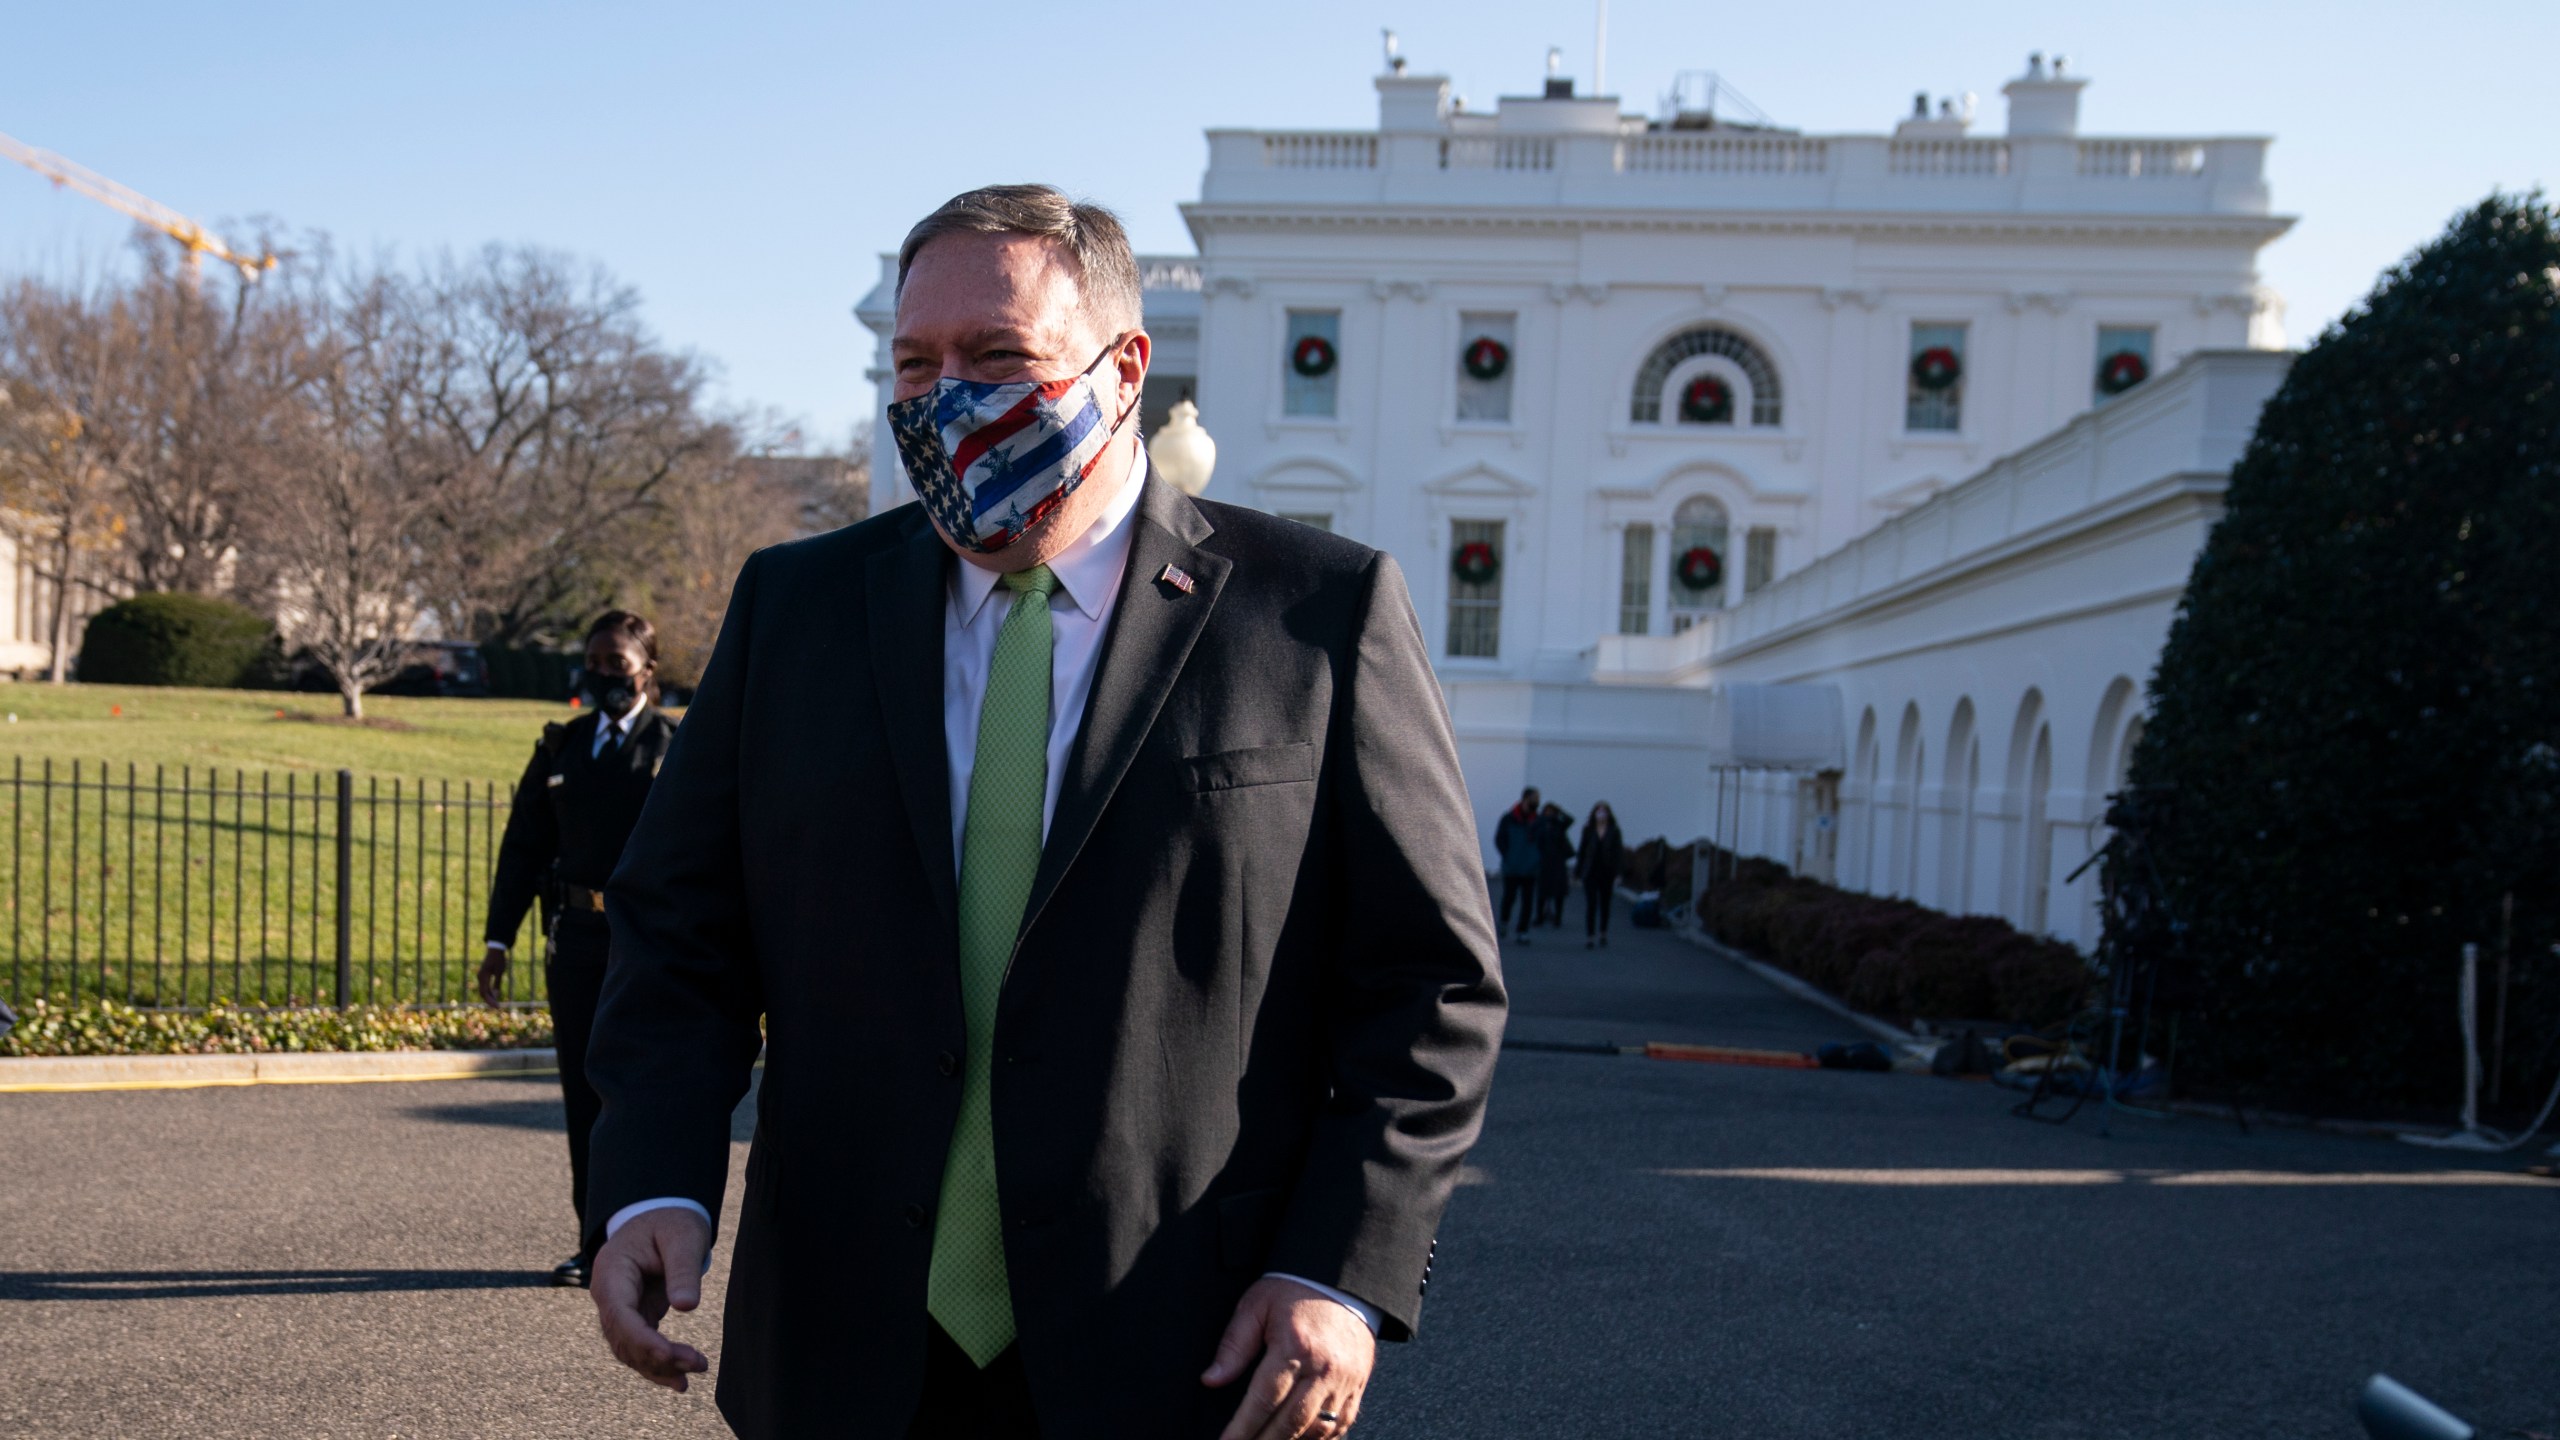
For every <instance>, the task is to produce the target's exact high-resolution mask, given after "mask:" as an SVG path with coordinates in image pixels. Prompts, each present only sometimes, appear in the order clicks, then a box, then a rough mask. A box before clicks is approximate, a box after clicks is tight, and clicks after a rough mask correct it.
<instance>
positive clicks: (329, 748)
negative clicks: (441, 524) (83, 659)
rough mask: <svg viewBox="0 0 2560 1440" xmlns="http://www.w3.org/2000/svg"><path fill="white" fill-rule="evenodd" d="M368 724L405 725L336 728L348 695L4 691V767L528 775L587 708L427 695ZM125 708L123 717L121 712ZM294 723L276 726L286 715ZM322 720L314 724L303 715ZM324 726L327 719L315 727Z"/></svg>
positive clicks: (368, 701)
mask: <svg viewBox="0 0 2560 1440" xmlns="http://www.w3.org/2000/svg"><path fill="white" fill-rule="evenodd" d="M364 708H365V715H366V717H367V718H368V719H373V718H379V719H382V720H387V721H396V722H398V723H399V724H400V725H401V726H405V727H407V728H405V729H393V728H390V727H387V726H386V727H381V728H376V727H370V726H368V727H363V728H358V727H355V726H350V725H344V724H339V723H335V721H336V718H337V714H338V697H336V696H335V695H300V694H289V693H285V692H281V691H269V690H178V689H164V688H159V687H154V686H148V685H41V684H28V683H25V682H20V683H18V684H14V685H11V684H0V712H5V713H6V714H7V716H8V717H9V718H8V719H6V720H5V721H0V770H5V769H6V768H7V766H8V764H9V762H10V760H11V759H12V758H23V759H24V760H25V761H26V763H27V766H28V768H29V769H34V768H36V767H38V766H40V765H41V764H42V763H43V761H44V760H45V759H47V758H48V757H50V758H51V759H53V760H54V761H55V762H56V763H57V764H58V765H59V764H67V763H68V762H70V761H71V760H73V759H75V758H76V759H79V760H82V761H85V762H87V763H88V764H90V765H92V766H95V765H96V764H97V762H99V761H101V760H106V761H111V762H113V764H114V765H115V766H116V768H117V769H118V770H122V769H123V768H124V766H125V765H126V764H127V763H128V762H130V763H134V764H139V765H141V766H142V767H143V768H144V769H145V770H146V771H147V770H148V769H149V768H150V767H151V766H153V765H167V766H168V767H169V768H170V770H171V771H172V772H174V771H175V770H176V769H177V768H178V767H179V766H182V765H193V766H195V767H196V768H197V769H198V770H202V769H203V768H204V767H206V766H218V767H220V768H221V769H223V770H225V771H230V770H233V769H246V770H251V771H256V770H274V771H286V770H296V771H302V772H304V773H310V772H313V771H318V772H321V773H324V774H325V773H329V772H334V771H336V770H340V769H347V770H353V771H355V772H356V773H357V774H358V775H383V776H390V775H402V776H407V777H410V778H412V779H416V778H419V777H425V778H428V779H433V780H496V781H500V782H506V783H511V782H513V781H514V779H515V777H516V776H518V775H519V774H522V773H523V771H524V762H525V760H526V758H527V757H528V756H530V755H531V754H532V753H533V742H534V740H535V739H536V738H537V737H539V736H540V735H541V734H542V723H543V722H544V721H546V720H566V719H568V718H570V717H571V716H573V715H575V714H576V713H577V712H576V711H575V710H573V709H571V708H570V707H568V706H566V705H555V704H547V703H544V702H542V701H536V700H419V699H408V698H403V697H400V696H393V695H369V696H366V697H365V702H364ZM119 710H121V712H122V713H118V712H119ZM278 711H283V712H285V714H286V716H287V717H288V718H286V719H281V720H279V719H277V718H276V712H278ZM292 717H312V718H292ZM315 720H316V721H318V722H320V723H315Z"/></svg>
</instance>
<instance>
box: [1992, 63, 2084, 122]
mask: <svg viewBox="0 0 2560 1440" xmlns="http://www.w3.org/2000/svg"><path fill="white" fill-rule="evenodd" d="M2063 64H2064V62H2063V59H2062V57H2061V56H2059V55H2057V56H2055V57H2053V68H2052V70H2051V71H2047V70H2046V69H2045V63H2044V56H2043V55H2042V54H2041V53H2038V54H2034V55H2030V56H2028V57H2027V73H2026V74H2024V75H2021V76H2019V77H2018V78H2017V79H2015V80H2012V81H2010V82H2009V83H2008V84H2006V85H2003V86H2001V87H2000V93H2001V94H2003V95H2006V96H2008V97H2009V134H2010V135H2011V137H2013V138H2015V137H2020V136H2028V135H2077V134H2079V133H2080V90H2081V87H2083V86H2085V85H2087V84H2088V83H2089V82H2088V81H2086V80H2083V79H2081V78H2080V77H2079V76H2077V75H2065V74H2063V73H2062V72H2063Z"/></svg>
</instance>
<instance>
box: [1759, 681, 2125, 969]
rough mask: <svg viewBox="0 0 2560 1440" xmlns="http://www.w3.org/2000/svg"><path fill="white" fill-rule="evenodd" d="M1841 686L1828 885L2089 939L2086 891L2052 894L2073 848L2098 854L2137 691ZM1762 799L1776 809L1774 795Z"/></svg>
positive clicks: (2119, 687) (2077, 885) (2115, 687)
mask: <svg viewBox="0 0 2560 1440" xmlns="http://www.w3.org/2000/svg"><path fill="white" fill-rule="evenodd" d="M1844 688H1846V689H1848V690H1849V700H1850V703H1851V704H1853V705H1854V706H1855V707H1856V717H1857V718H1856V722H1855V724H1854V726H1853V727H1852V730H1851V734H1852V735H1853V737H1854V738H1853V740H1852V742H1851V747H1850V751H1849V756H1848V771H1847V774H1846V775H1844V776H1843V777H1842V778H1843V782H1844V783H1843V784H1842V785H1841V787H1840V801H1839V806H1840V817H1839V831H1840V840H1841V844H1840V854H1839V867H1838V868H1839V883H1840V884H1841V885H1842V886H1844V887H1845V888H1848V889H1851V890H1859V891H1865V892H1867V893H1870V894H1878V895H1901V896H1908V897H1910V898H1912V899H1915V900H1917V901H1919V902H1921V903H1922V904H1925V905H1929V906H1931V907H1933V908H1935V909H1940V910H1944V911H1947V912H1949V913H1951V914H1997V915H2000V916H2003V917H2005V918H2007V919H2008V920H2009V921H2011V922H2012V923H2013V924H2016V925H2018V926H2019V927H2020V928H2021V929H2025V930H2028V931H2030V932H2034V933H2053V934H2060V935H2063V936H2065V937H2068V938H2072V939H2075V940H2078V941H2080V942H2082V943H2084V944H2086V943H2089V942H2090V941H2092V940H2094V938H2095V936H2096V933H2097V913H2096V910H2095V900H2094V898H2093V897H2094V894H2095V889H2096V886H2095V882H2094V880H2093V879H2090V878H2083V879H2081V880H2078V881H2075V882H2074V883H2073V885H2072V886H2071V888H2070V889H2069V890H2068V891H2064V890H2062V889H2061V888H2060V885H2061V880H2062V876H2063V875H2064V874H2065V873H2067V872H2069V871H2071V870H2073V869H2075V868H2076V867H2077V866H2078V865H2079V863H2080V861H2081V859H2082V858H2084V857H2083V853H2082V852H2083V850H2084V849H2087V850H2094V849H2095V848H2096V847H2097V846H2098V845H2101V844H2103V843H2104V838H2105V831H2104V829H2103V824H2104V815H2105V808H2106V797H2107V796H2108V795H2109V794H2112V793H2113V792H2115V791H2117V790H2119V789H2121V788H2123V785H2124V778H2125V774H2126V770H2127V767H2128V766H2129V764H2130V763H2131V759H2132V754H2133V750H2134V747H2135V746H2136V745H2138V744H2139V743H2140V740H2141V735H2142V726H2143V716H2142V713H2141V712H2142V692H2141V687H2140V685H2139V684H2137V683H2136V682H2135V681H2133V680H2132V679H2130V678H2128V677H2126V676H2122V675H2117V676H2113V677H2111V678H2110V680H2109V683H2108V684H2107V685H2106V686H2105V687H2103V689H2102V690H2100V691H2099V692H2098V693H2096V694H2091V693H2089V692H2088V691H2085V690H2078V689H2077V687H2073V690H2072V691H2071V692H2066V691H2062V690H2057V691H2055V692H2053V693H2052V694H2048V693H2047V691H2046V688H2045V687H2044V686H2043V685H2041V684H2031V685H2028V686H2026V687H2024V688H2023V689H2022V690H2017V691H2011V692H2009V693H2008V694H2007V695H2005V696H2003V695H1999V694H1996V693H1992V694H1985V693H1983V689H1982V687H1981V686H1980V685H1979V683H1978V682H1976V683H1968V684H1965V685H1964V686H1963V687H1962V689H1960V690H1959V691H1958V692H1957V693H1955V694H1954V695H1952V696H1950V695H1948V694H1946V693H1945V692H1944V691H1941V692H1940V693H1939V694H1937V695H1934V696H1932V695H1929V694H1927V693H1925V692H1924V693H1921V694H1911V693H1908V692H1905V693H1892V692H1885V693H1871V694H1869V695H1866V696H1863V697H1861V696H1859V695H1858V694H1857V691H1856V688H1855V686H1854V682H1852V684H1851V685H1849V686H1844ZM1950 688H1954V687H1950ZM2074 692H2076V693H2074ZM1888 727H1889V728H1890V729H1891V731H1892V733H1891V735H1890V736H1888V735H1887V734H1886V733H1885V732H1886V730H1887V729H1888ZM2084 758H2085V769H2084V768H2083V762H2084ZM1790 783H1792V782H1790ZM1792 793H1793V792H1792V791H1791V790H1788V791H1785V792H1784V794H1785V795H1786V796H1788V797H1792ZM1768 798H1769V803H1771V804H1772V805H1775V804H1777V803H1779V802H1780V799H1781V790H1780V788H1779V787H1778V786H1776V785H1774V784H1773V785H1772V786H1770V787H1769V795H1768ZM1790 803H1792V802H1791V799H1790ZM1783 831H1784V827H1783V826H1780V827H1779V828H1778V831H1776V832H1772V833H1782V832H1783ZM2057 837H2059V838H2057ZM1777 858H1780V859H1786V858H1788V857H1786V856H1779V857H1777Z"/></svg>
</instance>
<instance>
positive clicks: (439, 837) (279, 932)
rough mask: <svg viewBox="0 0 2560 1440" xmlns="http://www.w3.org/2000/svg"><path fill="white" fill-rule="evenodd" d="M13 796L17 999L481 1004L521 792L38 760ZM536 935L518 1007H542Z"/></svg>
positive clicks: (518, 982)
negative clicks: (490, 928)
mask: <svg viewBox="0 0 2560 1440" xmlns="http://www.w3.org/2000/svg"><path fill="white" fill-rule="evenodd" d="M6 784H7V790H8V799H9V819H8V830H7V836H8V855H7V859H6V865H7V870H8V875H7V884H8V902H9V917H8V924H9V935H8V938H7V961H6V963H7V984H8V994H9V998H10V1000H11V1002H12V1003H14V1004H23V1003H24V1002H25V1001H28V1000H32V999H35V998H37V997H39V996H43V997H46V998H49V999H53V1000H57V1001H67V1000H76V999H81V998H93V997H111V998H113V999H116V1000H120V1001H124V1002H126V1003H128V1004H132V1005H138V1006H143V1007H146V1008H155V1009H178V1008H194V1007H200V1006H204V1005H208V1004H212V1003H215V1002H228V1003H232V1004H237V1005H250V1006H282V1005H340V1006H344V1005H351V1004H403V1005H452V1004H463V1003H471V1002H473V1001H475V999H476V992H475V982H474V976H475V975H476V974H477V972H478V969H479V964H480V954H481V934H480V932H481V927H482V925H483V924H484V923H485V920H486V910H485V907H486V905H487V901H488V895H489V881H490V876H491V873H492V871H493V870H494V868H495V863H496V859H497V852H498V838H499V836H500V835H501V834H503V833H504V832H505V830H506V823H507V822H506V816H507V808H508V803H509V801H510V799H511V798H512V797H511V796H510V794H509V791H508V788H507V787H505V786H502V785H498V784H495V783H492V782H488V781H452V780H435V781H430V780H404V779H399V778H389V779H386V778H384V777H381V776H362V777H359V776H357V775H356V774H355V773H353V772H352V771H347V770H340V771H338V772H337V773H336V774H335V775H334V776H331V775H321V774H305V773H300V772H291V771H288V772H284V773H281V774H279V773H277V772H273V771H248V770H221V769H204V770H199V769H197V768H195V767H193V766H180V767H175V769H174V773H173V767H170V766H166V765H155V766H153V767H152V768H151V769H150V770H148V771H145V770H143V769H142V768H141V767H139V766H137V765H133V764H127V765H125V766H124V767H123V768H122V771H121V773H119V772H118V770H117V768H116V767H115V766H113V765H111V764H108V763H107V762H104V761H101V762H98V763H96V764H94V765H91V764H86V763H83V762H80V761H72V762H69V763H68V764H66V765H62V766H57V765H56V764H55V762H53V761H51V760H45V761H42V762H40V763H38V764H35V765H29V764H28V763H27V761H26V760H25V759H23V758H19V759H16V760H13V761H12V762H11V764H10V768H9V773H8V775H7V777H6ZM539 929H540V927H539V926H538V925H537V924H536V923H535V922H534V921H533V920H531V919H528V920H527V922H526V924H525V926H524V933H523V935H522V936H521V937H520V939H521V942H522V943H520V944H519V945H518V947H517V957H516V963H515V964H514V965H512V966H511V967H510V968H509V971H508V975H507V983H506V989H505V996H506V998H507V1000H508V1001H510V1002H512V1003H532V1002H535V1001H538V1000H540V999H542V998H543V993H542V963H541V962H542V945H543V941H542V938H541V936H540V934H539Z"/></svg>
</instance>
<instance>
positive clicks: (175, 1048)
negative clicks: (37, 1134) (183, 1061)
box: [0, 1000, 551, 1056]
mask: <svg viewBox="0 0 2560 1440" xmlns="http://www.w3.org/2000/svg"><path fill="white" fill-rule="evenodd" d="M549 1044H551V1012H550V1010H549V1009H547V1008H536V1009H523V1010H495V1009H490V1008H488V1007H486V1006H473V1007H470V1008H458V1009H451V1010H410V1009H400V1008H396V1007H390V1006H357V1007H355V1008H353V1009H348V1010H332V1009H312V1010H254V1009H238V1008H234V1007H232V1006H228V1005H219V1004H217V1005H214V1006H211V1007H210V1008H207V1009H204V1010H195V1011H180V1010H137V1009H135V1008H133V1007H132V1006H130V1005H120V1004H117V1003H116V1002H115V1001H112V1000H108V1001H85V1000H84V1001H82V1002H80V1003H79V1004H77V1005H68V1006H66V1005H55V1004H51V1003H49V1002H47V1001H43V1000H35V1001H31V1002H29V1003H28V1005H27V1007H26V1009H25V1010H24V1011H22V1012H21V1013H20V1014H19V1016H18V1025H17V1028H16V1029H14V1030H12V1031H10V1032H9V1034H8V1035H7V1036H5V1037H0V1056H22V1055H264V1054H283V1053H294V1052H299V1051H366V1050H538V1049H541V1048H543V1047H545V1046H548V1045H549Z"/></svg>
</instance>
